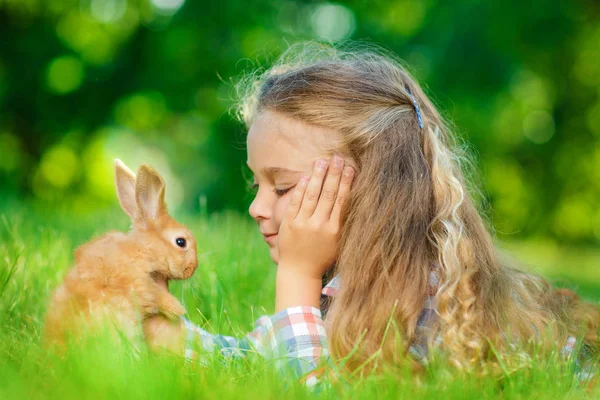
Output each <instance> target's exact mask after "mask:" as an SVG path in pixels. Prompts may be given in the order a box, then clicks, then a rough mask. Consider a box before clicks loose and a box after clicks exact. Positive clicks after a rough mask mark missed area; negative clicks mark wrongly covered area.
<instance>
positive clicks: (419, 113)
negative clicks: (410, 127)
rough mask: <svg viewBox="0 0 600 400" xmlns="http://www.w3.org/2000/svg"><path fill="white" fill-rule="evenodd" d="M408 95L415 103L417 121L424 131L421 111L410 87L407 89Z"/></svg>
mask: <svg viewBox="0 0 600 400" xmlns="http://www.w3.org/2000/svg"><path fill="white" fill-rule="evenodd" d="M406 93H407V94H408V97H410V99H411V100H412V102H413V105H414V106H415V111H416V112H417V120H418V121H419V128H421V129H423V118H421V111H419V105H418V104H417V100H416V99H415V98H414V97H413V95H412V94H411V93H410V90H409V89H408V87H406Z"/></svg>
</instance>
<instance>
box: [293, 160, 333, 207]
mask: <svg viewBox="0 0 600 400" xmlns="http://www.w3.org/2000/svg"><path fill="white" fill-rule="evenodd" d="M327 165H328V163H327V161H326V160H318V161H317V162H316V163H315V167H314V168H313V173H312V175H311V177H310V181H309V182H308V185H307V186H306V193H304V198H303V199H302V206H301V207H300V211H299V212H298V217H300V218H305V219H308V218H310V217H311V216H312V215H313V213H314V212H315V208H316V207H317V202H318V201H319V196H320V195H321V187H322V186H323V179H324V178H325V173H326V172H327Z"/></svg>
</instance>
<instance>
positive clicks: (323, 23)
mask: <svg viewBox="0 0 600 400" xmlns="http://www.w3.org/2000/svg"><path fill="white" fill-rule="evenodd" d="M310 22H311V26H312V28H313V31H314V32H315V34H316V35H317V36H319V38H320V39H324V40H331V41H333V42H336V41H339V40H344V39H347V38H349V37H350V36H351V35H352V33H354V29H355V27H356V20H355V17H354V13H353V12H352V11H351V10H350V9H348V8H346V7H344V6H342V5H339V4H333V3H325V4H319V5H318V6H316V7H315V10H314V11H313V13H312V15H311V18H310Z"/></svg>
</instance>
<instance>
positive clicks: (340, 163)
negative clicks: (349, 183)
mask: <svg viewBox="0 0 600 400" xmlns="http://www.w3.org/2000/svg"><path fill="white" fill-rule="evenodd" d="M343 169H344V159H343V158H342V157H340V156H338V155H335V156H333V157H332V158H331V161H330V162H329V170H328V171H327V177H326V178H325V182H324V183H323V189H322V190H321V196H320V197H319V202H318V203H317V209H316V210H315V213H314V216H315V217H318V218H322V219H323V220H329V217H330V216H331V210H332V209H333V205H334V204H335V198H336V197H337V194H338V190H339V187H340V180H341V178H342V171H343Z"/></svg>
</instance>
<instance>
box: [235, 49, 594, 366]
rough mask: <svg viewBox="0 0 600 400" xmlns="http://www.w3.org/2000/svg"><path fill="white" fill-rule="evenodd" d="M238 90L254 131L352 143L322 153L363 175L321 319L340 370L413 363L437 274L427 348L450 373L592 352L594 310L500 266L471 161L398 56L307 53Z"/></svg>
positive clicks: (294, 52)
mask: <svg viewBox="0 0 600 400" xmlns="http://www.w3.org/2000/svg"><path fill="white" fill-rule="evenodd" d="M238 88H239V89H240V90H239V92H238V94H239V95H240V101H239V102H238V108H237V111H238V114H239V117H240V118H241V119H242V121H244V123H245V124H246V125H247V126H248V127H250V125H251V124H252V121H253V119H254V118H255V117H256V115H257V114H258V113H260V112H261V111H262V110H267V109H268V110H271V111H275V112H278V113H281V114H284V115H286V116H289V117H292V118H295V119H297V120H300V121H302V122H304V123H307V124H312V125H317V126H323V127H326V128H329V129H334V130H336V131H338V132H340V133H341V134H342V135H343V137H344V142H343V144H342V145H341V146H340V148H338V149H328V150H330V151H331V152H333V151H336V152H340V153H342V154H344V155H345V157H349V158H351V159H352V160H353V162H354V163H355V165H356V166H357V174H356V178H355V180H354V183H353V187H352V191H351V195H350V198H349V200H348V202H347V203H346V207H345V212H344V215H343V230H342V235H341V243H340V253H339V257H338V261H337V263H336V265H335V273H339V274H340V276H341V280H342V282H343V284H342V288H341V291H340V293H339V295H338V296H337V297H336V298H335V299H334V301H333V303H332V305H331V309H330V312H329V315H328V317H327V330H328V340H329V344H330V350H331V353H332V355H333V356H334V357H336V358H338V359H345V366H346V367H348V368H350V369H356V368H357V367H359V366H365V365H366V364H369V363H370V362H371V361H373V360H376V362H375V363H373V365H376V364H378V363H379V364H388V365H389V364H390V363H391V364H393V363H397V362H399V361H400V360H401V359H406V358H403V355H405V354H406V352H407V349H408V347H409V345H410V343H411V342H412V341H413V340H415V339H416V335H417V332H416V331H417V321H418V318H419V316H420V313H421V311H422V310H423V307H424V303H425V301H426V299H427V294H428V285H429V283H430V282H429V276H430V272H431V271H432V268H433V265H437V266H438V267H437V268H435V273H436V274H437V276H438V278H439V287H438V290H437V293H436V294H435V297H434V309H435V311H436V315H437V318H436V322H435V324H434V325H435V326H433V327H431V333H432V334H431V335H429V337H428V338H427V340H428V342H429V345H430V347H431V346H433V345H435V343H436V342H435V338H436V337H439V338H441V341H437V343H441V345H440V346H441V349H442V350H445V351H446V354H447V355H448V359H449V361H450V362H451V363H452V364H453V365H455V366H457V367H459V368H461V369H470V368H471V367H473V366H475V365H477V364H480V363H481V362H485V361H488V360H490V359H493V358H494V357H498V354H501V353H502V352H503V351H507V350H508V346H507V343H509V342H511V341H512V342H514V341H515V340H518V341H520V342H522V343H533V342H537V343H540V342H543V343H545V344H546V345H547V346H546V347H548V348H550V347H551V345H552V344H553V343H554V344H556V343H563V342H564V341H565V340H566V338H567V336H568V335H581V334H582V332H583V333H584V343H585V344H586V345H588V346H590V348H593V349H597V348H598V328H597V327H598V310H597V308H595V307H594V306H593V305H591V304H587V303H584V302H581V301H580V300H579V299H578V298H577V296H576V295H575V294H574V293H572V292H568V291H564V290H563V291H555V290H553V289H552V288H551V286H550V284H549V283H548V282H546V281H545V280H543V279H541V278H539V277H536V276H533V275H531V274H527V273H524V272H521V271H519V270H517V269H516V268H514V267H513V266H511V265H510V264H511V262H510V261H508V260H507V259H504V258H503V257H502V256H501V255H500V253H499V251H498V250H497V249H496V247H495V246H494V244H493V242H492V236H491V234H490V232H491V230H490V228H489V227H488V226H487V223H486V221H485V220H484V219H483V218H482V215H481V213H480V212H479V211H478V208H477V207H476V205H475V203H474V201H473V198H474V196H476V195H478V196H479V195H480V193H479V192H478V191H477V190H476V188H475V187H474V185H473V184H472V183H471V182H470V181H469V180H467V179H465V176H467V173H469V174H470V173H472V170H473V168H471V169H469V167H472V165H471V163H470V160H469V157H468V152H467V151H466V150H465V149H464V148H463V147H464V146H459V144H458V142H457V139H456V138H455V137H454V135H453V134H452V132H451V130H450V129H449V127H448V125H447V124H446V123H445V122H444V120H443V119H442V117H441V116H440V113H439V112H438V111H437V110H436V107H435V106H434V105H433V103H432V102H431V101H430V100H429V99H428V97H427V96H426V95H425V93H424V92H423V90H422V89H421V88H420V87H419V85H418V84H417V82H416V81H415V79H413V78H412V77H411V76H410V75H409V73H408V72H407V71H406V69H405V68H404V67H403V66H402V63H401V62H400V61H399V60H397V59H396V58H395V56H393V55H392V54H390V53H387V52H385V51H382V50H380V49H376V48H373V47H372V46H369V47H367V48H365V46H355V45H354V46H353V47H351V48H346V49H340V48H335V47H332V46H328V45H323V44H319V43H315V42H309V43H302V44H298V45H295V46H292V47H291V48H290V49H289V50H288V51H286V52H285V53H284V54H283V55H282V56H281V58H280V59H279V61H278V62H277V63H276V64H275V65H274V66H273V67H271V68H270V69H268V70H266V71H258V72H256V73H254V74H252V75H248V76H246V77H245V79H243V81H242V83H241V84H240V85H239V86H238ZM411 96H412V97H414V100H415V101H416V103H417V105H418V107H419V111H420V114H421V117H422V128H421V126H420V122H419V121H418V119H417V114H416V110H415V106H414V103H413V98H411ZM467 177H468V176H467ZM390 327H391V328H390ZM509 335H510V340H507V338H508V337H509ZM536 339H539V340H536ZM379 361H384V362H383V363H380V362H379Z"/></svg>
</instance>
